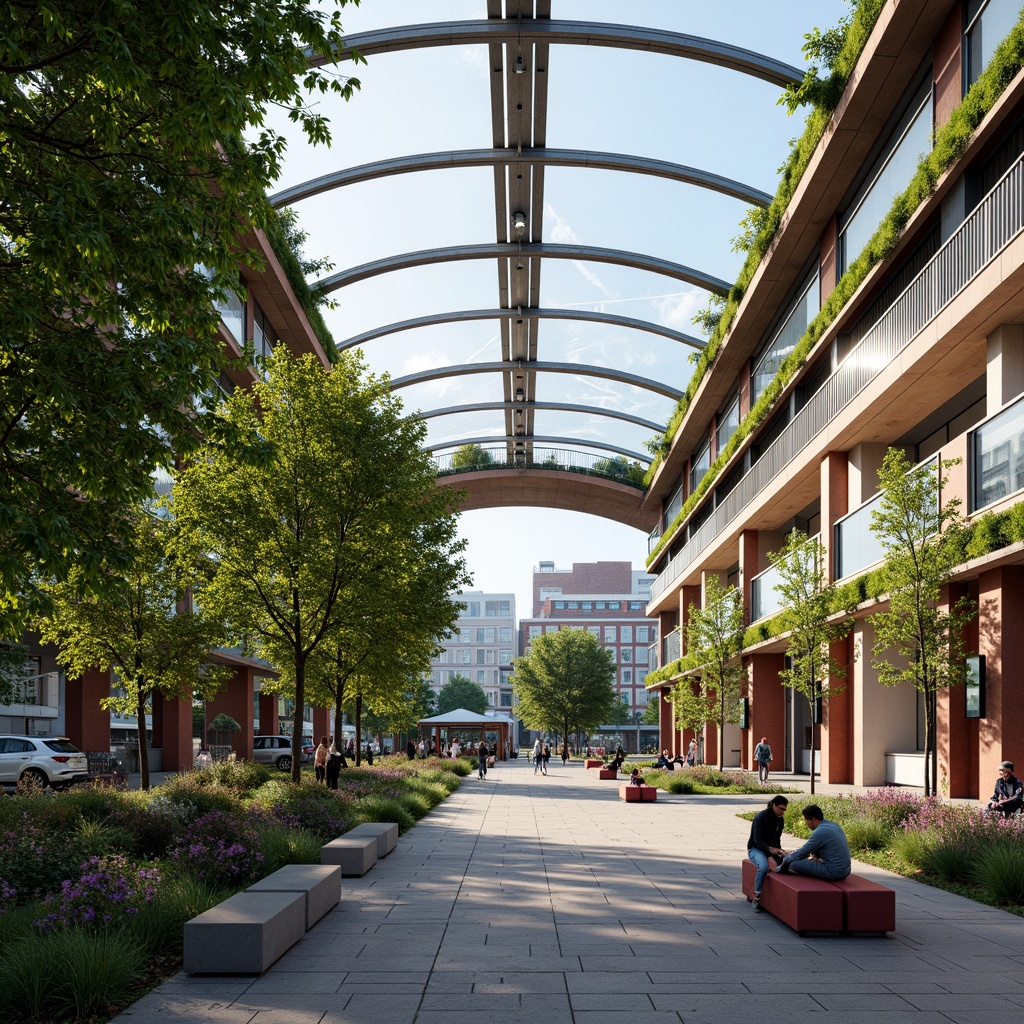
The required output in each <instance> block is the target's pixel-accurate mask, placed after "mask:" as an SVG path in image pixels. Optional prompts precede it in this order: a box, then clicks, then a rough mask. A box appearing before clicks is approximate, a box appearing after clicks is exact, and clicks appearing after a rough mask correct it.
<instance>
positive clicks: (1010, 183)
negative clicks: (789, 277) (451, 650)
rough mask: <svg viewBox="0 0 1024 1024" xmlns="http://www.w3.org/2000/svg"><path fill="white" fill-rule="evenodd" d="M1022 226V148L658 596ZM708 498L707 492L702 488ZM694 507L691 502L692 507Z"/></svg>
mask: <svg viewBox="0 0 1024 1024" xmlns="http://www.w3.org/2000/svg"><path fill="white" fill-rule="evenodd" d="M1022 228H1024V155H1022V156H1021V157H1020V158H1019V159H1018V160H1017V162H1016V163H1015V164H1014V165H1013V166H1012V167H1010V168H1009V169H1008V170H1007V171H1006V173H1005V174H1004V175H1003V177H1002V178H1000V180H999V181H998V182H997V183H996V185H995V186H994V187H993V188H992V190H991V191H990V192H989V193H988V195H987V196H986V197H985V198H984V199H983V200H982V201H981V202H980V203H979V204H978V205H977V206H976V207H975V208H974V210H973V211H972V212H971V213H970V214H969V215H968V216H967V217H966V219H965V220H964V222H963V223H962V224H961V225H960V226H959V227H958V228H957V230H956V231H955V232H954V233H953V234H952V235H951V236H950V237H949V239H948V240H947V241H946V242H945V244H944V245H943V246H942V247H941V248H940V249H939V251H938V252H937V253H936V254H935V255H934V256H933V257H932V258H931V259H930V260H929V261H928V262H927V263H926V264H925V265H924V267H923V268H922V269H921V271H920V273H919V274H918V275H917V276H916V277H915V278H914V279H913V280H912V281H911V282H910V284H908V285H907V287H906V289H904V291H903V292H902V293H901V294H900V295H899V297H898V298H897V299H896V301H895V302H894V303H893V304H892V305H891V306H890V307H889V309H888V310H887V311H886V312H885V313H884V314H883V315H882V317H881V319H880V320H879V321H878V323H876V324H875V325H874V327H872V328H871V330H870V331H868V333H867V334H866V335H865V336H864V337H863V338H862V339H861V341H860V342H859V343H858V344H857V345H856V346H855V347H854V348H853V349H852V350H851V351H850V354H849V356H848V357H847V358H846V359H845V360H844V362H843V363H842V364H841V365H840V366H839V367H838V368H837V369H836V371H835V373H833V374H832V375H831V376H830V377H829V378H828V379H827V380H826V381H825V383H824V384H823V385H822V386H821V388H819V390H818V391H816V392H815V393H814V394H813V395H812V396H811V397H810V399H808V402H807V404H806V405H805V406H804V407H803V408H802V409H801V410H800V411H799V412H798V413H797V414H796V416H795V417H794V418H793V421H792V422H791V423H790V424H789V425H788V426H787V427H786V428H785V429H784V430H783V431H782V433H781V434H780V435H779V436H778V438H776V440H775V441H774V442H773V443H772V445H771V446H770V447H769V448H768V449H767V450H766V451H765V453H764V454H763V455H762V456H761V458H760V459H759V460H758V461H757V462H756V463H754V465H753V466H752V467H751V468H750V470H749V471H748V472H747V473H746V475H745V476H744V477H743V478H742V479H741V480H740V481H739V483H738V484H737V485H736V486H735V487H734V488H733V489H732V490H731V491H730V492H729V494H728V495H727V496H726V497H725V498H724V499H723V501H722V503H721V505H719V506H718V507H717V508H716V509H715V510H714V512H713V513H712V514H711V515H710V516H709V517H708V518H707V520H706V521H705V522H704V523H703V524H702V525H701V526H700V528H699V529H697V530H696V531H695V532H694V534H693V535H692V536H691V537H690V539H689V540H688V541H687V542H686V544H685V545H684V547H683V548H682V550H681V551H679V552H678V553H677V554H676V555H675V557H674V558H672V560H671V561H670V562H669V563H668V565H667V566H666V567H665V569H664V570H663V571H662V572H661V573H660V574H659V575H658V576H657V578H656V579H655V581H654V583H653V584H652V585H651V600H652V601H654V600H657V598H658V597H660V596H661V594H663V593H664V592H665V591H666V590H667V589H668V588H669V587H670V586H671V585H672V583H673V582H674V581H675V580H676V579H678V578H679V577H680V576H682V575H683V573H684V572H685V571H686V570H687V569H688V568H689V566H690V564H691V563H692V562H693V561H695V560H696V558H697V557H698V556H699V555H700V554H701V552H702V551H704V549H705V548H707V547H709V546H710V545H711V543H712V542H713V541H714V540H715V539H716V538H717V537H718V535H719V534H720V533H722V532H723V531H724V529H725V528H726V526H727V525H728V524H729V523H731V522H732V520H733V519H735V518H736V517H738V516H740V515H742V514H743V513H744V512H745V511H746V508H747V506H748V505H749V504H751V503H752V502H753V500H754V499H755V498H756V497H757V496H758V495H759V494H760V493H761V492H762V491H763V490H765V489H766V488H767V487H768V486H769V485H770V484H771V483H772V482H773V481H774V480H776V479H777V478H778V477H779V476H780V475H782V473H783V471H784V470H785V469H786V467H787V466H789V465H790V463H792V462H793V461H794V460H795V459H796V458H797V456H798V455H799V454H800V452H802V451H803V450H804V448H806V447H807V446H808V445H809V444H810V443H811V442H812V441H813V440H814V439H815V438H816V437H817V436H818V434H820V433H821V432H822V431H823V430H824V429H825V428H826V427H827V426H828V425H829V424H831V423H832V422H833V421H834V420H835V419H836V418H837V417H838V416H839V415H840V414H841V413H842V412H843V410H845V409H846V408H847V407H848V406H849V405H850V404H851V403H852V402H853V401H854V399H856V398H857V396H858V395H860V393H861V392H862V391H863V390H864V389H865V388H866V387H867V386H868V385H869V384H870V383H871V382H872V381H873V380H874V379H875V378H876V377H877V376H878V375H879V374H880V373H881V372H882V371H883V370H884V369H886V367H888V366H889V364H890V363H891V362H892V361H893V359H895V358H896V356H897V355H898V354H899V353H900V352H902V351H903V349H905V348H906V347H907V345H909V344H910V342H911V341H912V340H913V339H914V338H915V337H916V336H917V335H918V334H919V333H920V332H921V330H922V329H923V328H924V327H925V326H926V325H927V324H928V323H929V322H930V321H931V320H933V319H934V318H935V317H936V316H937V315H938V314H939V313H940V312H941V311H942V310H943V309H944V308H945V307H946V306H947V305H948V304H949V303H950V302H951V301H952V300H953V299H954V298H955V297H956V296H957V295H958V294H959V293H960V292H961V291H963V289H964V288H965V287H966V286H967V285H968V284H969V283H970V281H971V280H973V278H974V277H975V276H977V274H978V273H980V271H981V270H982V269H983V268H984V267H985V266H986V265H987V264H988V263H990V262H991V261H992V260H993V259H994V258H995V257H996V256H997V255H998V254H999V252H1000V251H1001V250H1002V249H1004V248H1005V247H1006V246H1007V245H1008V244H1009V243H1010V242H1011V241H1012V240H1013V239H1014V238H1015V237H1016V236H1017V235H1018V234H1020V232H1021V230H1022ZM708 500H713V492H711V493H710V494H709V496H708ZM695 511H697V510H695Z"/></svg>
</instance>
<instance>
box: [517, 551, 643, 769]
mask: <svg viewBox="0 0 1024 1024" xmlns="http://www.w3.org/2000/svg"><path fill="white" fill-rule="evenodd" d="M653 579H654V577H653V576H652V575H650V574H649V573H645V572H640V571H637V570H634V569H633V567H632V565H631V564H630V563H629V562H574V563H573V566H572V568H571V569H558V568H556V567H555V563H554V562H541V563H540V565H539V566H538V567H537V568H536V569H535V570H534V573H533V616H532V617H531V618H529V619H523V620H522V622H520V624H519V645H520V649H521V650H522V651H523V652H524V653H528V652H529V648H530V644H531V643H532V641H533V640H534V639H536V638H537V637H538V636H541V635H543V634H544V633H552V632H555V631H557V630H559V629H586V630H588V631H589V632H590V633H592V634H593V635H594V636H595V637H597V639H598V640H599V641H600V642H601V645H602V646H603V647H605V648H607V649H608V650H610V651H611V652H612V654H613V655H614V656H615V664H616V669H615V681H614V686H615V690H616V692H617V693H618V694H619V699H620V700H621V701H622V703H623V704H625V705H626V708H627V710H628V712H629V715H630V718H631V719H632V722H631V724H630V725H624V724H620V725H614V724H613V723H608V727H607V729H606V730H603V731H606V732H618V733H622V735H623V745H624V746H626V747H628V748H630V749H632V747H633V746H635V745H636V744H637V741H638V740H639V746H640V747H641V748H642V747H644V746H647V745H648V744H649V743H656V742H657V732H658V730H657V727H656V726H638V723H637V721H636V718H637V717H638V716H639V715H642V714H643V712H644V710H645V708H646V707H647V699H648V694H647V690H646V689H645V686H644V684H645V681H646V678H647V672H648V665H649V654H650V652H649V648H650V647H651V645H652V644H655V643H656V642H657V639H658V622H657V619H649V618H647V617H646V615H645V614H644V612H645V609H646V607H647V602H648V601H649V600H650V594H651V582H652V581H653Z"/></svg>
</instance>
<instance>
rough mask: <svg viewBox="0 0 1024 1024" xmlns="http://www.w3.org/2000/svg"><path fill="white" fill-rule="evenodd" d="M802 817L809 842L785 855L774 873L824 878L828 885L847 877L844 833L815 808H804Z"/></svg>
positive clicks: (848, 849) (813, 805) (846, 852)
mask: <svg viewBox="0 0 1024 1024" xmlns="http://www.w3.org/2000/svg"><path fill="white" fill-rule="evenodd" d="M803 815H804V822H805V823H806V825H807V827H808V828H809V829H810V830H811V838H810V839H808V840H807V842H806V843H804V845H803V846H801V847H800V849H799V850H794V851H793V852H792V853H787V854H786V856H785V857H784V858H783V860H782V863H781V864H780V865H779V866H778V867H777V868H776V869H775V870H776V871H792V872H793V874H794V875H810V876H811V877H812V878H824V879H825V880H826V881H829V882H838V881H839V880H840V879H842V878H845V877H846V876H847V875H848V874H849V873H850V844H849V843H848V842H847V841H846V833H845V832H844V831H843V830H842V828H840V827H839V825H837V824H836V823H835V822H834V821H826V820H825V815H824V814H823V813H822V811H821V808H820V807H819V806H818V805H817V804H808V805H807V806H806V807H805V808H804V810H803ZM808 858H812V859H808Z"/></svg>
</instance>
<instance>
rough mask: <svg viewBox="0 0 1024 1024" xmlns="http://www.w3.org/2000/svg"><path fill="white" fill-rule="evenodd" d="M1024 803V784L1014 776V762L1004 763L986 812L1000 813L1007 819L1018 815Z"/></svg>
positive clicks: (1000, 767) (1000, 768)
mask: <svg viewBox="0 0 1024 1024" xmlns="http://www.w3.org/2000/svg"><path fill="white" fill-rule="evenodd" d="M1022 803H1024V783H1022V782H1021V781H1020V779H1018V778H1017V776H1016V775H1014V774H1013V762H1012V761H1004V762H1003V763H1002V764H1001V765H1000V766H999V778H998V779H997V780H996V790H995V792H994V793H993V794H992V799H991V800H989V802H988V804H987V805H986V808H985V809H986V810H989V811H999V812H1000V813H1001V814H1003V815H1005V816H1006V817H1007V818H1009V817H1010V815H1011V814H1016V813H1017V812H1018V811H1019V810H1020V809H1021V805H1022Z"/></svg>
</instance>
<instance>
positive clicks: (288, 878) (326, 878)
mask: <svg viewBox="0 0 1024 1024" xmlns="http://www.w3.org/2000/svg"><path fill="white" fill-rule="evenodd" d="M245 891H246V892H299V893H302V894H303V895H304V896H305V900H306V931H307V932H308V931H309V929H310V928H312V927H313V925H315V924H316V923H317V921H319V920H320V918H321V917H323V916H324V914H326V913H328V912H329V911H331V910H333V909H334V908H335V907H336V906H337V905H338V903H339V902H340V901H341V868H340V867H338V866H337V865H336V864H286V865H285V866H284V867H283V868H278V869H277V871H275V872H274V873H273V874H270V875H267V877H266V878H263V879H261V880H260V881H258V882H257V883H256V884H255V885H250V886H249V888H248V889H246V890H245Z"/></svg>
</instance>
